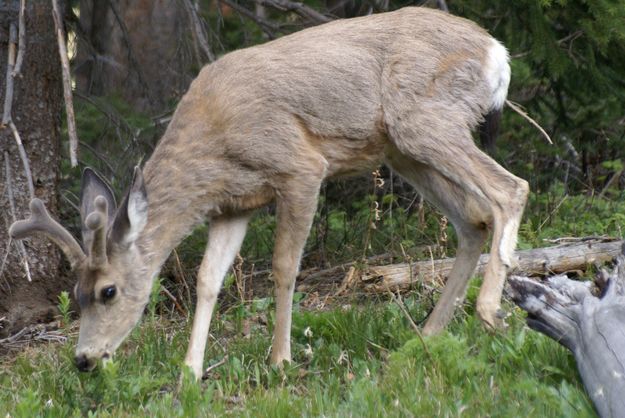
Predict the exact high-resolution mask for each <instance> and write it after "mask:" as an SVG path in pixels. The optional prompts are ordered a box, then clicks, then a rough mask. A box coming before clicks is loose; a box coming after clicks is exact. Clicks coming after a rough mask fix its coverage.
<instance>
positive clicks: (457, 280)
mask: <svg viewBox="0 0 625 418" xmlns="http://www.w3.org/2000/svg"><path fill="white" fill-rule="evenodd" d="M386 163H387V164H388V165H389V166H390V167H391V168H392V169H393V170H394V171H395V172H396V173H397V174H399V175H401V176H402V177H403V178H405V179H406V180H408V181H409V182H410V183H411V184H412V185H413V186H414V187H415V188H416V189H417V190H418V191H419V193H421V195H422V196H423V197H424V198H425V199H426V200H427V201H428V202H430V203H432V204H433V205H435V206H436V207H438V208H439V209H440V210H441V211H442V212H443V213H444V215H445V216H447V218H448V219H449V220H450V222H451V223H452V224H453V225H454V228H455V229H456V233H457V235H458V248H457V251H456V262H455V263H454V265H453V267H452V269H451V272H450V273H449V277H448V278H447V283H446V285H445V288H444V290H443V293H442V295H441V297H440V299H439V300H438V302H437V303H436V306H435V307H434V311H433V312H432V314H431V315H430V317H429V318H428V321H427V323H426V325H425V328H424V331H423V332H424V334H434V333H437V332H439V331H440V330H442V329H443V328H444V327H445V326H446V325H447V324H448V323H449V321H450V320H451V318H452V317H453V313H454V310H455V308H456V307H457V306H459V305H460V304H462V302H463V300H464V298H465V295H466V291H467V284H468V282H469V279H470V278H471V275H472V274H473V272H474V270H475V266H476V265H477V261H478V259H479V257H480V254H481V249H482V246H483V245H484V242H485V241H486V238H487V235H488V231H487V228H486V222H487V218H485V217H484V214H485V213H488V208H481V207H480V204H479V202H476V201H471V199H470V197H468V196H467V195H466V193H465V192H464V191H463V190H462V189H460V188H459V187H458V186H457V185H456V184H454V183H451V182H450V181H449V180H447V179H446V178H445V177H443V176H441V175H440V174H439V173H438V172H437V171H436V170H435V169H432V168H431V167H428V166H426V165H424V164H422V163H419V162H417V161H415V160H413V159H412V158H409V157H406V156H405V155H403V154H401V153H400V152H399V151H397V150H396V149H395V150H393V151H391V152H389V153H388V155H387V160H386ZM472 212H475V213H474V214H472Z"/></svg>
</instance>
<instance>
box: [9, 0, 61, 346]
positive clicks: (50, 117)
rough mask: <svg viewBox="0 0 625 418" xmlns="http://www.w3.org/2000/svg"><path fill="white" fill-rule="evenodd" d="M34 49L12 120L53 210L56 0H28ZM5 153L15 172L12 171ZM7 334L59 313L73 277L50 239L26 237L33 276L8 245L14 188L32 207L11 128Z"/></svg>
mask: <svg viewBox="0 0 625 418" xmlns="http://www.w3.org/2000/svg"><path fill="white" fill-rule="evenodd" d="M19 3H20V2H19V0H11V1H7V2H2V3H1V4H0V74H1V76H2V80H3V81H2V82H0V94H1V97H2V100H3V101H4V98H5V96H6V90H7V89H6V86H5V82H4V80H5V78H6V71H7V61H8V59H7V56H8V52H7V50H8V41H9V26H10V24H11V23H13V24H14V25H15V26H18V23H17V22H18V18H17V11H18V10H19ZM25 16H26V19H25V22H26V30H25V33H26V37H25V40H26V48H25V56H24V63H23V66H22V70H21V77H20V76H17V77H16V78H15V89H14V95H13V107H12V112H11V114H12V120H13V122H14V123H15V126H16V127H17V130H18V131H19V133H20V136H21V140H22V142H23V144H24V148H25V150H26V153H27V155H28V157H29V160H30V168H31V172H32V178H33V183H34V192H35V195H36V196H37V197H39V198H40V199H42V200H43V201H44V202H45V204H46V206H47V207H48V208H49V209H50V210H51V211H52V212H53V213H55V212H56V208H57V193H56V192H57V184H58V180H59V157H60V156H59V147H60V141H59V140H60V128H61V115H62V97H63V92H62V85H61V68H60V62H59V56H58V49H57V41H56V34H55V31H54V21H53V19H52V6H51V2H50V1H28V2H26V12H25ZM5 156H7V159H8V163H9V164H8V165H9V171H10V178H7V172H6V169H5ZM0 162H1V164H0V167H2V169H1V170H0V231H1V232H0V269H2V264H3V261H4V259H5V255H6V254H7V253H8V255H7V256H6V257H7V258H6V262H5V263H4V270H3V272H2V273H0V318H4V319H3V320H2V321H0V335H6V334H8V333H11V332H13V331H15V330H17V329H19V328H21V327H22V326H24V325H25V324H27V323H30V322H34V321H37V320H49V319H52V315H53V314H54V313H55V306H56V298H57V295H58V294H59V292H60V291H61V290H69V289H70V287H71V281H70V279H69V278H67V277H66V276H63V275H61V274H60V273H61V271H60V266H61V258H60V254H59V252H58V251H57V249H56V247H55V246H54V245H53V244H52V243H51V242H50V241H49V240H45V239H31V240H28V241H26V242H25V243H24V246H25V248H26V253H27V254H28V257H27V259H28V265H29V267H30V274H31V277H32V282H28V280H27V278H26V276H25V273H24V272H25V269H24V267H23V261H22V257H21V256H20V254H19V251H18V245H17V243H15V242H13V243H12V244H11V245H10V248H9V247H8V244H9V236H8V232H7V231H8V228H9V226H10V225H11V223H12V222H13V220H14V218H13V214H12V211H11V207H10V203H9V192H12V194H13V197H14V201H15V207H16V211H15V216H16V217H17V218H18V219H20V218H24V217H25V216H26V215H27V214H28V202H29V201H30V194H29V190H28V183H27V180H26V176H25V171H24V166H23V164H22V162H21V160H20V157H19V152H18V148H17V146H16V141H15V139H14V136H13V135H12V133H11V130H10V129H9V128H8V127H3V128H2V129H0Z"/></svg>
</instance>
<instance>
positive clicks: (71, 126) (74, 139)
mask: <svg viewBox="0 0 625 418" xmlns="http://www.w3.org/2000/svg"><path fill="white" fill-rule="evenodd" d="M52 16H53V17H54V26H56V35H57V40H58V43H59V55H60V57H61V65H62V67H63V95H64V96H65V111H66V113H67V133H68V134H69V159H70V162H71V165H72V167H76V166H77V165H78V157H77V154H78V134H77V133H76V118H75V117H74V100H73V98H72V81H71V78H70V73H69V58H68V57H67V48H66V46H65V34H64V32H63V22H62V21H61V14H60V13H59V4H58V1H57V0H52Z"/></svg>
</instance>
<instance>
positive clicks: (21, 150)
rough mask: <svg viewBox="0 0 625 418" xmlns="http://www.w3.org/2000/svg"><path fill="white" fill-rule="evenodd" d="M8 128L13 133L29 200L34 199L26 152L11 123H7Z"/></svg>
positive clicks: (18, 134)
mask: <svg viewBox="0 0 625 418" xmlns="http://www.w3.org/2000/svg"><path fill="white" fill-rule="evenodd" d="M9 127H10V128H11V132H12V133H13V138H15V143H16V144H17V150H18V151H19V154H20V159H21V160H22V166H23V167H24V175H25V176H26V182H27V183H28V193H29V195H30V198H31V199H34V198H35V186H34V183H33V174H32V171H30V163H29V162H28V155H26V150H25V149H24V144H23V143H22V138H21V137H20V133H19V132H18V131H17V128H16V127H15V124H14V123H13V121H12V120H11V121H9Z"/></svg>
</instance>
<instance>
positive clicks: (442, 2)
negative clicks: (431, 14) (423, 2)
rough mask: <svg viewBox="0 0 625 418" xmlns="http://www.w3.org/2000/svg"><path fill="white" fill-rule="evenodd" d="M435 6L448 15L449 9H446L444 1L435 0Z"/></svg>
mask: <svg viewBox="0 0 625 418" xmlns="http://www.w3.org/2000/svg"><path fill="white" fill-rule="evenodd" d="M436 6H437V7H438V8H439V9H440V10H442V11H444V12H447V13H449V7H447V2H446V1H445V0H436Z"/></svg>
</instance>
